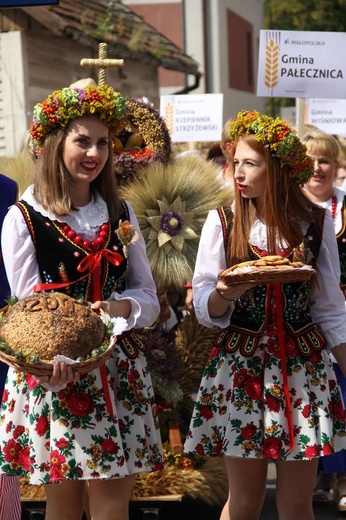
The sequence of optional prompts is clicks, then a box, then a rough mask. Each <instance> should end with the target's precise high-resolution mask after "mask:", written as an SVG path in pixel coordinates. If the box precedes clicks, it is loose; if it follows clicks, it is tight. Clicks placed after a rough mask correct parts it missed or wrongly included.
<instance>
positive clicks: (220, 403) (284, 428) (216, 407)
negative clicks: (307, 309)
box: [185, 337, 346, 460]
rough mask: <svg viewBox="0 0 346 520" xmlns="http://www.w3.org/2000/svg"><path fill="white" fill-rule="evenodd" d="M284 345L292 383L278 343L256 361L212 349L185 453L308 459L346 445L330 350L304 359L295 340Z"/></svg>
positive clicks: (345, 420)
mask: <svg viewBox="0 0 346 520" xmlns="http://www.w3.org/2000/svg"><path fill="white" fill-rule="evenodd" d="M285 348H286V362H285V365H286V371H287V379H286V385H285V380H284V378H283V371H282V368H283V367H282V362H281V359H280V354H279V348H278V344H277V341H276V340H275V338H272V337H270V338H267V340H266V341H265V342H264V343H262V344H261V345H259V347H258V348H257V350H256V352H255V353H254V355H253V356H252V357H245V356H243V355H241V354H240V353H239V352H235V353H232V354H231V353H228V352H225V351H224V350H223V349H221V348H214V349H213V350H212V352H211V354H210V357H209V361H208V363H207V366H206V368H205V371H204V373H203V377H202V381H201V385H200V388H199V393H198V396H197V399H196V403H195V407H194V412H193V416H192V419H191V423H190V429H189V432H188V435H187V439H186V443H185V452H187V453H196V454H199V455H209V456H215V455H228V456H233V457H248V458H270V459H280V460H310V459H314V458H318V457H320V456H323V455H331V454H333V453H335V452H337V451H339V450H341V449H343V448H346V415H345V407H344V403H343V399H342V395H341V390H340V387H339V384H338V382H337V378H336V375H335V372H334V369H333V364H332V362H331V359H330V356H329V353H328V352H327V351H325V350H323V351H322V352H315V353H314V354H313V355H312V357H310V358H308V359H307V358H304V357H303V356H301V354H300V353H299V352H298V350H297V349H296V347H295V345H294V342H293V340H292V339H290V338H289V337H286V338H285ZM288 401H289V403H288ZM289 415H290V417H288V416H289Z"/></svg>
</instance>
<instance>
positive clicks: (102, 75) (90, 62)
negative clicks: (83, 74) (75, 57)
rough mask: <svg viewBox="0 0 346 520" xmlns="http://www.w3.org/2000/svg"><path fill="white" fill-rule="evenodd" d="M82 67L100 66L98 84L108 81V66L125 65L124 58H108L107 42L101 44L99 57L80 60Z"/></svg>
mask: <svg viewBox="0 0 346 520" xmlns="http://www.w3.org/2000/svg"><path fill="white" fill-rule="evenodd" d="M80 64H81V66H82V67H98V69H99V73H98V86H101V85H105V83H106V70H107V68H108V67H119V68H121V67H123V66H124V60H115V59H111V58H107V43H100V44H99V57H98V58H97V59H92V58H90V59H89V58H83V59H82V60H81V62H80Z"/></svg>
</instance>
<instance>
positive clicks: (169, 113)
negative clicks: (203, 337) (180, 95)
mask: <svg viewBox="0 0 346 520" xmlns="http://www.w3.org/2000/svg"><path fill="white" fill-rule="evenodd" d="M165 123H166V125H167V128H168V130H169V134H170V135H172V134H173V132H174V107H173V105H171V103H167V105H166V106H165Z"/></svg>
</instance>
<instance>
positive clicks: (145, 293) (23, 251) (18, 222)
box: [1, 186, 160, 330]
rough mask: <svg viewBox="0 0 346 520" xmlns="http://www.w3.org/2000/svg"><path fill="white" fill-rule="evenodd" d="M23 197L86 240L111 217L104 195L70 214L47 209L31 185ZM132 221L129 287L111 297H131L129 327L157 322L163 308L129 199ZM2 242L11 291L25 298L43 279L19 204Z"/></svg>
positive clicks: (9, 217)
mask: <svg viewBox="0 0 346 520" xmlns="http://www.w3.org/2000/svg"><path fill="white" fill-rule="evenodd" d="M22 199H23V200H25V201H26V202H28V204H30V205H31V206H33V207H34V209H35V210H36V211H39V212H40V213H41V214H42V215H44V216H46V217H49V218H50V219H52V220H59V221H61V222H66V223H67V224H68V225H70V226H71V228H72V229H74V230H75V231H76V232H77V233H78V234H80V235H82V236H83V238H84V240H93V239H94V238H96V236H97V234H98V232H99V228H100V226H101V225H102V224H103V223H104V222H107V220H108V209H107V205H106V203H105V201H104V200H103V199H102V198H101V196H97V197H96V198H95V199H93V200H92V201H91V202H90V203H89V204H87V205H86V206H84V207H82V208H80V210H79V211H72V212H71V213H70V215H68V216H67V217H58V216H56V215H54V214H50V213H48V212H47V211H45V210H44V209H43V208H42V207H41V206H40V205H39V204H38V203H37V202H36V201H35V199H34V197H33V192H32V186H30V187H29V188H28V189H27V190H26V191H25V192H24V194H23V196H22ZM127 205H128V208H129V214H130V222H131V224H133V226H134V227H135V229H136V230H137V232H138V235H139V238H138V240H137V241H136V242H134V243H132V244H129V245H128V246H127V258H128V270H127V273H126V289H125V291H124V292H123V293H121V294H118V293H112V295H111V299H114V300H122V299H128V300H130V302H131V315H130V316H129V318H127V324H128V327H127V329H126V330H130V329H131V328H133V327H137V328H140V327H147V326H150V325H152V324H153V323H154V321H155V319H156V318H157V316H158V314H159V312H160V304H159V302H158V298H157V291H156V285H155V282H154V280H153V277H152V274H151V269H150V264H149V260H148V258H147V254H146V248H145V243H144V239H143V236H142V235H141V233H140V229H139V224H138V221H137V218H136V216H135V214H134V212H133V209H132V208H131V206H130V204H129V203H127ZM1 245H2V253H3V259H4V264H5V269H6V274H7V278H8V281H9V284H10V287H11V293H12V295H14V296H17V297H18V298H24V297H25V296H28V295H29V294H31V293H32V292H33V288H34V286H35V285H37V284H40V283H42V280H41V277H40V272H39V267H38V263H37V259H36V249H35V246H34V244H33V242H32V239H31V235H30V233H29V230H28V227H27V225H26V223H25V220H24V218H23V215H22V213H21V211H20V210H19V208H17V207H16V206H12V207H11V208H10V209H9V211H8V213H7V215H6V217H5V220H4V223H3V228H2V234H1Z"/></svg>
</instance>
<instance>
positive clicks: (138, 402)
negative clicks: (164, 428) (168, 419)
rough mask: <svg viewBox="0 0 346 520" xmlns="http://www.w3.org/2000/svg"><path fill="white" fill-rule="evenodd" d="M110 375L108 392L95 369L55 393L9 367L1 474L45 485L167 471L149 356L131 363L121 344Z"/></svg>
mask: <svg viewBox="0 0 346 520" xmlns="http://www.w3.org/2000/svg"><path fill="white" fill-rule="evenodd" d="M105 374H106V378H107V383H106V388H105V386H104V385H103V383H102V379H101V374H100V370H99V369H96V370H94V371H92V372H90V373H88V374H85V375H84V376H83V377H82V378H81V380H80V381H79V382H77V383H71V384H69V385H68V386H67V387H66V388H65V389H63V390H60V391H58V392H50V391H45V389H44V387H43V386H41V385H38V384H37V383H36V381H35V379H34V378H33V377H32V376H30V375H28V374H24V373H22V372H16V371H15V370H13V369H10V370H9V372H8V381H7V384H6V387H5V390H4V395H3V402H2V407H1V416H0V473H4V474H7V475H13V476H26V477H28V478H29V480H30V483H31V484H47V483H53V482H58V481H62V480H75V479H83V480H84V479H85V480H89V479H111V478H122V477H125V476H126V475H130V474H133V473H140V472H147V471H154V470H158V469H162V468H163V454H162V445H161V439H160V433H159V425H158V420H157V410H156V405H155V398H154V394H153V388H152V382H151V378H150V375H149V373H148V371H147V367H146V361H145V357H144V355H143V354H142V353H141V352H140V353H139V356H138V357H137V358H136V359H134V360H131V359H128V358H127V357H126V355H125V354H124V353H123V351H122V350H121V349H120V348H119V347H118V346H116V348H115V350H114V352H113V355H112V357H111V358H110V359H109V360H108V361H107V363H106V373H105ZM107 395H108V397H105V396H107Z"/></svg>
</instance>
